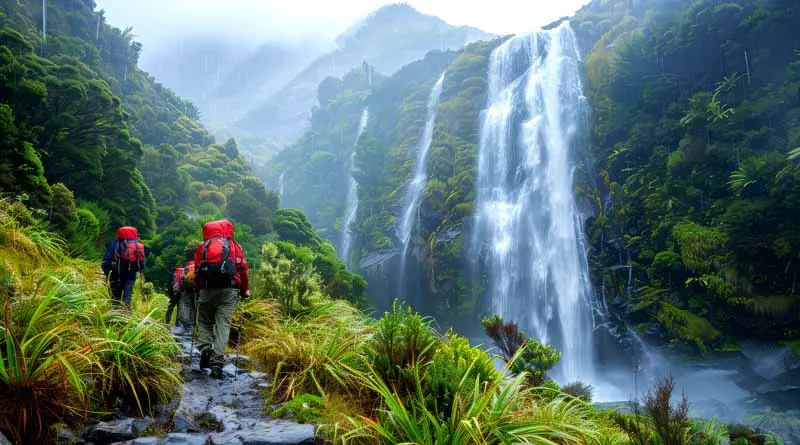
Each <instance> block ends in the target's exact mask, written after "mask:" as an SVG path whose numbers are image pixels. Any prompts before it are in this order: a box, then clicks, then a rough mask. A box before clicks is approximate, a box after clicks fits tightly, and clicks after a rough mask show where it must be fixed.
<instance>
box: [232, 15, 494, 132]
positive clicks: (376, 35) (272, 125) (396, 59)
mask: <svg viewBox="0 0 800 445" xmlns="http://www.w3.org/2000/svg"><path fill="white" fill-rule="evenodd" d="M492 37H493V36H492V35H490V34H488V33H485V32H483V31H480V30H478V29H475V28H469V27H454V26H451V25H449V24H447V23H445V22H444V21H442V20H441V19H439V18H437V17H433V16H430V15H425V14H422V13H420V12H418V11H417V10H415V9H414V8H412V7H411V6H408V5H405V4H398V5H389V6H386V7H383V8H381V9H379V10H377V11H375V12H374V13H372V14H371V15H369V16H368V17H367V18H365V19H364V20H362V21H361V22H359V23H358V24H357V25H355V26H354V27H352V28H350V29H349V30H347V31H346V32H345V33H343V34H342V35H341V36H340V37H339V38H338V39H337V43H338V45H339V48H338V49H336V50H334V51H332V52H330V53H328V54H325V55H323V56H321V57H319V58H318V59H316V60H315V61H314V63H312V64H311V65H310V66H309V67H308V68H306V69H305V70H303V71H302V72H301V73H300V74H299V75H297V77H295V78H294V79H293V80H292V81H291V82H289V83H288V84H287V85H286V86H285V87H284V88H282V89H281V90H280V91H278V92H277V93H276V94H274V95H273V96H272V97H270V98H269V99H268V100H266V101H265V102H264V103H262V104H260V105H259V106H258V107H256V108H254V109H253V110H252V111H251V112H249V113H248V114H247V115H246V116H245V117H244V118H243V119H242V120H241V121H239V123H238V125H239V126H240V127H242V128H243V129H245V130H247V131H251V132H253V133H256V134H260V135H264V136H266V137H269V138H270V139H273V140H276V141H278V142H281V143H291V142H293V141H294V140H295V139H296V138H297V137H298V136H299V135H300V134H301V133H302V131H303V130H304V129H305V128H306V127H307V125H308V122H307V121H308V117H309V115H310V112H311V108H312V107H313V106H314V105H316V91H317V86H318V85H319V83H320V82H321V81H322V80H323V79H325V78H326V77H328V76H334V77H340V76H342V75H344V74H345V73H347V72H348V71H350V70H351V69H352V68H354V67H356V66H358V65H359V64H361V63H362V62H367V63H369V64H370V65H372V66H373V67H374V68H375V69H376V70H377V71H379V72H381V73H383V74H392V73H394V72H395V71H397V70H398V69H400V68H401V67H402V66H404V65H406V64H408V63H411V62H413V61H415V60H419V59H421V58H423V57H424V56H425V54H426V53H428V52H429V51H431V50H433V49H459V48H461V47H463V46H464V45H466V44H468V43H470V42H473V41H476V40H487V39H491V38H492Z"/></svg>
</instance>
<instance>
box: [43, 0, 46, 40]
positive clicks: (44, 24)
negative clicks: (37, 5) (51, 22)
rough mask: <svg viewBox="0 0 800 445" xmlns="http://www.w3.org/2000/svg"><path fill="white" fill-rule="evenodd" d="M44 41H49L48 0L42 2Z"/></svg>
mask: <svg viewBox="0 0 800 445" xmlns="http://www.w3.org/2000/svg"><path fill="white" fill-rule="evenodd" d="M42 40H43V41H47V0H42Z"/></svg>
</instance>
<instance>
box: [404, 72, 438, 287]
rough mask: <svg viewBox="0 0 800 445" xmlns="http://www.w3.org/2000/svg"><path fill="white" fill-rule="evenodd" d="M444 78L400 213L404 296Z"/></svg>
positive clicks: (431, 106) (430, 101)
mask: <svg viewBox="0 0 800 445" xmlns="http://www.w3.org/2000/svg"><path fill="white" fill-rule="evenodd" d="M444 75H445V73H444V72H443V73H442V75H441V76H439V79H438V80H437V81H436V83H435V84H434V85H433V89H431V94H430V96H429V98H428V105H427V108H426V117H425V127H424V128H423V130H422V136H421V137H420V139H419V142H418V143H417V147H416V154H417V158H416V163H415V164H414V177H413V178H412V179H411V182H410V183H409V184H408V189H407V190H406V199H405V205H404V206H403V212H402V213H401V214H400V217H401V220H400V225H399V227H398V228H397V236H398V239H399V240H400V242H401V243H402V245H403V250H402V253H401V255H402V256H401V257H400V280H399V281H398V283H399V285H400V289H399V292H400V295H401V296H403V294H404V293H405V292H404V289H403V286H405V281H406V276H405V272H406V260H407V257H408V247H409V245H410V244H411V234H412V233H413V231H414V228H415V226H416V225H417V222H418V221H419V205H420V202H421V201H422V196H423V195H424V194H425V186H426V184H427V183H428V174H427V163H428V152H429V151H430V149H431V142H433V127H434V124H435V123H436V109H437V108H438V107H439V98H440V96H441V95H442V85H443V84H444Z"/></svg>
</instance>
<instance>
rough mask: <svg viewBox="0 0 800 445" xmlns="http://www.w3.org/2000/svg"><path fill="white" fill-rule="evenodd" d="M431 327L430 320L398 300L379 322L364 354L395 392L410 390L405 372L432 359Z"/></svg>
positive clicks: (434, 342) (411, 388) (434, 340)
mask: <svg viewBox="0 0 800 445" xmlns="http://www.w3.org/2000/svg"><path fill="white" fill-rule="evenodd" d="M430 324H431V320H430V319H428V318H425V317H422V316H421V315H419V314H417V313H414V312H413V311H412V310H411V308H410V307H408V308H404V307H403V304H402V303H399V302H397V301H395V302H394V303H393V304H392V310H391V311H390V312H386V313H385V314H384V315H383V317H381V318H380V319H379V320H378V322H377V323H376V324H375V334H374V335H373V337H372V339H371V340H370V342H369V345H368V348H367V353H368V354H369V358H370V363H372V366H373V369H374V370H375V372H376V373H377V374H378V376H380V378H381V379H383V381H385V382H386V383H388V384H389V385H390V386H392V387H396V386H399V387H398V388H396V389H397V390H401V391H402V390H406V391H409V392H412V391H413V389H414V388H413V385H410V384H409V382H408V381H407V370H408V369H409V368H413V367H414V366H415V365H417V364H419V363H425V362H427V361H428V360H430V358H431V357H432V356H433V352H434V350H433V347H434V345H435V344H436V337H435V336H434V334H433V332H432V331H431V326H430Z"/></svg>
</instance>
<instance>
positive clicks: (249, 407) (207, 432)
mask: <svg viewBox="0 0 800 445" xmlns="http://www.w3.org/2000/svg"><path fill="white" fill-rule="evenodd" d="M174 334H176V335H180V333H178V332H175V333H174ZM176 338H177V339H178V342H179V343H180V344H181V345H182V346H183V349H184V355H183V357H182V360H183V361H184V362H185V363H188V362H189V360H190V358H191V361H192V365H191V367H188V366H187V367H186V369H185V370H184V384H183V388H182V394H181V398H180V400H179V401H175V403H174V404H173V406H172V407H171V412H170V413H169V416H167V420H166V421H163V422H161V421H157V420H154V419H144V420H143V419H133V418H130V419H120V420H113V421H108V422H100V423H98V424H96V425H93V426H91V427H89V428H87V429H86V430H85V432H84V437H83V439H84V442H88V443H94V444H96V445H99V444H119V445H123V444H124V445H213V444H220V445H221V444H232V445H261V444H264V445H273V444H274V445H295V444H314V443H317V442H316V440H317V439H316V427H315V426H314V425H303V424H298V423H295V422H291V421H288V420H280V419H272V418H270V417H267V416H266V415H264V399H263V398H262V397H261V395H260V391H261V390H263V389H264V388H267V387H268V386H269V383H268V381H267V380H266V377H267V376H266V374H264V373H262V372H258V371H250V370H248V369H247V368H249V367H250V363H249V359H248V358H247V357H246V356H241V355H229V356H228V357H226V361H227V363H228V364H227V365H226V366H225V367H224V369H223V379H222V380H216V379H212V378H211V377H210V376H209V375H208V373H207V371H200V370H199V360H200V354H199V352H198V351H197V350H196V349H195V350H194V351H192V349H193V344H192V342H191V339H190V338H188V337H183V336H179V337H176ZM150 427H158V428H162V429H163V430H165V431H169V433H168V434H167V435H166V436H164V437H139V436H140V435H141V434H142V433H143V432H144V431H145V430H147V429H148V428H150ZM78 442H80V441H78ZM0 445H3V442H2V439H0Z"/></svg>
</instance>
